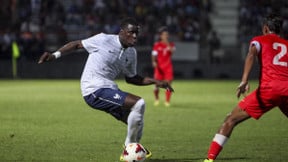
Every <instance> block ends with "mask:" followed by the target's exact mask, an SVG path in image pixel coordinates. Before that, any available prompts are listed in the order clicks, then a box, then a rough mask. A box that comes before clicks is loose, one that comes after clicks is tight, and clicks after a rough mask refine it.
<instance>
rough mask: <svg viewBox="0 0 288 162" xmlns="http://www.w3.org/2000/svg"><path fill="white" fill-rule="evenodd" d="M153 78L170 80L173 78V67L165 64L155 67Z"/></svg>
mask: <svg viewBox="0 0 288 162" xmlns="http://www.w3.org/2000/svg"><path fill="white" fill-rule="evenodd" d="M154 78H155V79H157V80H167V81H172V80H173V78H174V75H173V67H172V66H167V67H165V68H160V67H156V68H155V69H154Z"/></svg>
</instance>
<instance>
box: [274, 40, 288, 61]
mask: <svg viewBox="0 0 288 162" xmlns="http://www.w3.org/2000/svg"><path fill="white" fill-rule="evenodd" d="M278 48H280V52H279V53H278V54H277V55H276V56H274V58H273V64H274V65H280V66H285V67H287V66H288V63H287V62H285V61H280V59H281V58H282V57H284V56H285V55H286V54H287V46H286V45H285V44H282V43H273V49H275V50H277V49H278Z"/></svg>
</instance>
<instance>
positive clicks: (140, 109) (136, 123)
mask: <svg viewBox="0 0 288 162" xmlns="http://www.w3.org/2000/svg"><path fill="white" fill-rule="evenodd" d="M123 108H124V109H129V110H130V113H129V115H128V116H127V119H126V121H127V136H126V140H125V145H127V144H128V143H132V142H139V141H140V139H141V137H142V130H143V125H144V112H145V102H144V100H143V99H142V98H140V97H139V96H135V95H133V94H128V95H127V96H126V98H125V102H124V105H123Z"/></svg>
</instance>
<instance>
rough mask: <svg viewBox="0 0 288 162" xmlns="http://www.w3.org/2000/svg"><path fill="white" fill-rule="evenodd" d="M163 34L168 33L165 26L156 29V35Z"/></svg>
mask: <svg viewBox="0 0 288 162" xmlns="http://www.w3.org/2000/svg"><path fill="white" fill-rule="evenodd" d="M163 32H168V28H167V26H161V27H160V28H159V29H158V33H159V34H161V33H163Z"/></svg>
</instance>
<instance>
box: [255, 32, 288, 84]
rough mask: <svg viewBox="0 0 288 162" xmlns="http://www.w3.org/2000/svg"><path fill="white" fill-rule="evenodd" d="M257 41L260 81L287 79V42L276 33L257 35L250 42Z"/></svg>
mask: <svg viewBox="0 0 288 162" xmlns="http://www.w3.org/2000/svg"><path fill="white" fill-rule="evenodd" d="M255 41H256V42H259V44H260V48H261V49H260V51H259V52H258V53H259V61H260V66H261V73H262V74H261V76H260V77H261V78H260V82H270V81H273V80H280V81H288V53H287V52H288V51H287V50H288V42H287V41H286V40H284V39H282V38H280V37H279V36H278V35H276V34H269V35H266V36H258V37H254V38H253V39H252V42H251V43H253V42H255Z"/></svg>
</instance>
